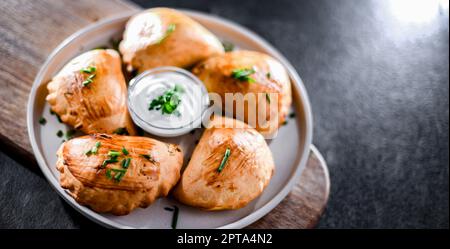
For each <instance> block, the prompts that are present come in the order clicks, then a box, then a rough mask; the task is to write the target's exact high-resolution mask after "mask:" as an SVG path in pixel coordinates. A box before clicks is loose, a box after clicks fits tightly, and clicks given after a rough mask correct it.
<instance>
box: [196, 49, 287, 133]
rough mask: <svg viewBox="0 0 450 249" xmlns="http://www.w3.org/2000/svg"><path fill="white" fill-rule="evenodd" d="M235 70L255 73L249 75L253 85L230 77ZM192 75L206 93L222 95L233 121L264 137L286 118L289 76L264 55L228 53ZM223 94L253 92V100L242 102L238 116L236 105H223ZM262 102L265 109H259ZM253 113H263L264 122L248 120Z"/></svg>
mask: <svg viewBox="0 0 450 249" xmlns="http://www.w3.org/2000/svg"><path fill="white" fill-rule="evenodd" d="M235 69H253V70H255V73H254V74H252V75H251V78H252V79H254V80H255V82H251V83H249V82H243V81H240V80H238V79H235V78H233V77H232V76H231V75H232V72H233V70H235ZM192 72H193V73H194V74H195V75H196V76H197V77H199V78H200V80H201V81H203V83H204V84H205V86H206V88H207V89H208V92H214V93H217V94H219V95H220V96H221V98H222V108H229V110H234V111H233V113H234V115H235V118H237V119H240V120H243V121H245V122H246V123H248V124H250V125H251V126H252V127H255V128H256V129H257V130H258V131H259V132H260V133H262V134H263V135H264V136H268V137H270V136H272V135H273V134H274V132H276V131H277V129H278V127H279V126H280V125H281V124H282V123H283V122H284V121H285V119H286V116H287V115H288V112H289V107H290V105H291V103H292V94H291V82H290V79H289V76H288V74H287V72H286V69H285V68H284V67H283V65H282V64H281V63H280V62H278V61H277V60H275V59H274V58H272V57H270V56H268V55H266V54H263V53H259V52H254V51H245V50H242V51H234V52H229V53H225V54H222V55H217V56H214V57H211V58H209V59H207V60H206V61H204V62H202V63H200V64H198V65H197V66H196V67H195V68H193V70H192ZM226 93H242V94H243V95H245V94H247V93H254V94H255V95H256V101H255V102H249V101H246V102H244V103H245V107H244V112H243V115H241V116H237V115H236V103H234V104H233V103H228V104H227V103H225V94H226ZM258 93H260V94H259V95H258ZM266 94H270V100H267V98H268V97H267V96H266ZM261 102H263V103H264V104H265V108H264V106H263V108H260V105H261ZM271 103H272V105H271ZM275 107H277V108H278V110H277V108H275ZM260 109H261V110H260ZM255 112H256V113H258V114H264V115H265V116H266V117H267V118H266V119H265V120H263V122H258V121H257V119H253V120H252V119H250V118H249V114H252V115H254V116H256V114H255ZM256 117H258V116H256ZM265 122H267V123H265Z"/></svg>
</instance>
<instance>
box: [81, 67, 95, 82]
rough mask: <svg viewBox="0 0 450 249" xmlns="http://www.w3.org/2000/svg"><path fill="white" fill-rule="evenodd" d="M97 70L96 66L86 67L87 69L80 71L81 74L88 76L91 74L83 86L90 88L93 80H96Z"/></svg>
mask: <svg viewBox="0 0 450 249" xmlns="http://www.w3.org/2000/svg"><path fill="white" fill-rule="evenodd" d="M96 70H97V68H96V67H94V66H89V67H85V68H82V69H81V70H80V72H81V73H86V74H90V75H89V76H88V77H87V79H85V80H84V81H83V83H82V84H83V86H88V85H89V84H91V83H92V82H93V80H94V78H95V73H94V72H95V71H96Z"/></svg>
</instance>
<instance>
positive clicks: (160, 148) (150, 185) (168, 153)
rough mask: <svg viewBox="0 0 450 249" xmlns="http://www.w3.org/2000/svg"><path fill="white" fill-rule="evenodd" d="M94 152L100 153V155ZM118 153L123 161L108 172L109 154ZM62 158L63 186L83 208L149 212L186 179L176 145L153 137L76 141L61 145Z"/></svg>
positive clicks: (100, 137)
mask: <svg viewBox="0 0 450 249" xmlns="http://www.w3.org/2000/svg"><path fill="white" fill-rule="evenodd" d="M93 148H97V149H96V150H97V152H96V153H94V152H92V149H93ZM123 148H125V150H126V151H127V152H128V155H125V154H124V152H123V151H122V149H123ZM112 150H113V151H116V152H119V154H120V155H119V156H117V158H116V160H117V162H111V163H108V164H106V165H105V166H104V167H103V166H102V164H103V162H104V161H105V160H108V159H111V156H108V153H109V152H110V151H112ZM89 151H90V152H89ZM57 155H58V161H57V163H56V167H57V169H58V170H59V171H60V172H61V176H60V184H61V186H62V187H63V188H65V189H67V190H68V191H69V193H70V195H71V196H72V197H73V198H74V199H75V200H76V201H77V202H78V203H80V204H81V205H86V206H89V207H90V208H92V209H93V210H94V211H96V212H102V213H104V212H108V213H112V214H115V215H125V214H128V213H129V212H130V211H131V210H133V209H135V208H137V207H142V208H145V207H147V206H148V205H150V204H151V203H153V201H155V199H156V198H158V197H160V196H166V195H167V194H168V193H169V191H170V189H171V188H172V187H173V186H174V185H175V184H176V183H177V181H178V179H179V178H180V169H181V166H182V164H183V154H182V152H181V150H180V149H179V147H178V146H176V145H173V144H166V143H163V142H160V141H158V140H155V139H151V138H147V137H131V136H119V135H107V134H94V135H87V136H83V137H78V138H74V139H71V140H69V141H67V142H65V143H63V144H62V145H61V147H60V148H59V150H58V153H57ZM127 158H130V159H129V160H130V161H129V164H128V166H127V168H125V167H124V166H123V164H122V161H123V160H128V159H127ZM120 172H122V173H120ZM119 174H120V175H119Z"/></svg>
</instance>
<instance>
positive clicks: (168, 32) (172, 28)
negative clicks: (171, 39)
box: [157, 23, 176, 44]
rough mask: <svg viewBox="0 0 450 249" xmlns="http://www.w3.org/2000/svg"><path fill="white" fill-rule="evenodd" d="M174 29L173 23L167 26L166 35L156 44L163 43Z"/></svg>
mask: <svg viewBox="0 0 450 249" xmlns="http://www.w3.org/2000/svg"><path fill="white" fill-rule="evenodd" d="M175 28H176V25H175V24H173V23H171V24H169V26H167V29H166V33H165V34H164V35H163V36H162V37H161V39H159V41H158V42H157V44H160V43H161V42H163V41H164V40H165V39H166V38H167V37H168V36H169V35H170V34H172V33H173V32H174V31H175Z"/></svg>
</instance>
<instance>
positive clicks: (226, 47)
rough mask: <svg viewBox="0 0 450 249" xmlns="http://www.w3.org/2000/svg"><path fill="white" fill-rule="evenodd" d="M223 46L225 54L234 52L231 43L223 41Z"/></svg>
mask: <svg viewBox="0 0 450 249" xmlns="http://www.w3.org/2000/svg"><path fill="white" fill-rule="evenodd" d="M222 46H223V49H224V50H225V52H231V51H233V50H234V44H233V43H231V42H228V41H223V42H222Z"/></svg>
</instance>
